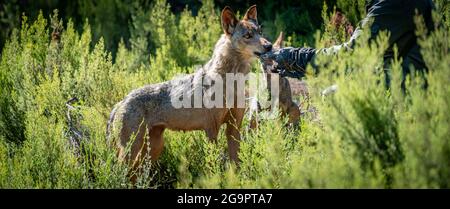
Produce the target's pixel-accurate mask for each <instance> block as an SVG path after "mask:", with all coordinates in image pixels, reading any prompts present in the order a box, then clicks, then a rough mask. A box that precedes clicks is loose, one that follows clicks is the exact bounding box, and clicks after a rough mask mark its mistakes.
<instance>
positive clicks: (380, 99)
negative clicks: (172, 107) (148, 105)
mask: <svg viewBox="0 0 450 209" xmlns="http://www.w3.org/2000/svg"><path fill="white" fill-rule="evenodd" d="M342 4H344V3H342ZM358 5H359V3H358ZM134 14H135V16H134V17H133V18H132V19H133V21H132V23H131V24H132V27H130V28H131V29H130V34H131V38H130V43H132V44H131V46H129V47H126V46H125V44H124V41H122V42H120V43H119V48H118V50H117V55H116V57H115V58H113V57H112V55H111V53H110V52H109V51H107V50H106V49H105V43H104V41H103V39H102V38H100V39H99V41H98V42H95V43H93V41H92V35H91V27H90V25H89V24H87V23H86V24H85V26H84V28H83V32H82V33H81V34H80V33H78V32H76V30H75V29H74V24H73V22H72V21H68V22H64V23H62V22H61V20H59V19H58V16H57V14H56V13H55V14H54V15H52V16H51V17H48V18H46V17H44V16H43V15H42V14H41V15H39V16H38V18H37V19H36V20H34V21H29V20H27V18H26V17H24V18H23V19H24V21H23V22H22V26H21V28H19V29H16V30H14V32H13V34H12V35H11V37H10V38H9V39H8V40H7V43H6V44H5V47H4V48H3V51H2V55H1V62H0V108H1V109H0V188H131V187H133V186H132V185H131V183H130V181H129V179H128V177H127V173H128V169H129V168H128V167H127V166H126V165H124V164H120V163H119V162H118V160H117V158H116V155H115V154H116V153H115V150H114V148H113V147H110V146H109V145H108V142H107V141H106V133H105V130H106V121H107V118H108V116H109V112H110V111H111V109H112V107H113V105H114V104H115V103H116V102H118V101H120V100H121V99H122V98H123V97H124V96H125V95H126V94H127V93H128V92H129V91H130V90H132V89H134V88H137V87H140V86H142V85H145V84H149V83H156V82H160V81H163V80H168V79H171V78H172V77H173V76H175V75H177V74H179V73H190V72H193V71H194V70H195V65H198V64H202V63H204V62H205V61H206V60H207V59H208V58H209V57H210V56H211V53H212V49H213V46H214V43H215V41H216V40H217V39H218V38H219V35H220V33H221V32H222V31H221V28H220V22H219V11H218V10H216V9H214V5H213V3H212V1H205V2H204V4H203V7H202V8H201V9H200V10H199V12H198V14H197V15H196V16H193V15H192V14H191V12H190V10H188V9H186V10H185V11H184V12H183V13H182V14H181V15H179V16H175V15H174V14H172V13H171V11H170V5H168V4H167V3H166V2H165V1H163V0H158V1H156V2H154V3H153V6H152V9H151V10H150V11H143V10H139V9H138V8H137V11H136V12H135V13H134ZM324 16H325V17H327V16H326V15H324ZM435 16H436V20H437V21H442V22H444V24H442V27H439V28H437V29H436V30H435V31H433V32H431V34H430V35H429V36H425V35H424V34H425V31H423V30H418V35H419V37H420V39H419V42H420V44H421V45H422V46H423V55H424V58H425V61H426V64H427V66H428V68H429V69H430V72H429V73H428V74H427V80H428V83H429V86H428V88H427V89H426V90H424V89H423V88H422V83H423V79H422V77H421V76H419V75H415V74H413V76H411V77H410V79H409V80H408V82H407V83H406V89H407V92H406V93H404V92H402V91H401V88H400V82H401V74H400V73H401V60H399V59H397V60H395V61H394V62H393V63H392V65H391V68H390V73H391V75H392V83H391V88H390V89H387V88H386V87H385V85H384V80H385V77H384V76H385V74H384V72H383V68H382V61H383V58H382V54H383V50H384V49H385V48H386V47H387V36H388V35H387V34H383V35H381V36H380V37H379V38H377V39H376V41H374V42H372V43H367V42H364V41H362V42H360V44H359V45H358V46H357V47H356V48H355V50H353V51H349V52H343V53H340V54H338V55H336V56H335V57H332V58H327V57H320V58H318V65H319V69H320V72H321V73H320V74H319V75H318V76H312V75H310V76H308V78H307V82H308V85H309V86H310V90H311V95H312V98H311V104H310V106H313V107H315V108H316V109H317V112H318V115H316V116H313V115H309V114H306V115H305V116H304V117H303V118H302V122H301V132H299V131H292V130H289V129H286V128H285V127H284V126H283V124H284V122H285V121H282V120H267V121H263V122H262V123H261V124H260V127H259V130H258V131H256V132H248V131H245V129H242V130H243V131H242V133H243V139H242V142H241V150H240V153H239V157H240V160H241V164H240V165H239V167H236V166H235V165H234V164H233V163H231V162H230V160H229V159H227V153H226V150H227V149H226V143H225V141H226V139H225V137H224V133H223V130H222V131H221V133H220V134H219V139H218V141H219V143H218V144H212V143H210V142H208V140H207V138H206V136H205V134H204V133H203V132H186V133H182V132H173V131H166V133H165V148H164V151H163V154H162V157H161V158H160V160H159V161H158V162H153V163H152V164H153V165H152V166H149V164H150V162H147V164H144V165H143V168H144V169H143V170H144V172H142V174H141V175H139V177H138V181H137V184H136V185H135V186H134V187H137V188H448V187H449V184H450V164H449V162H450V144H449V139H450V133H449V131H450V128H449V127H450V116H449V114H448V113H449V110H450V99H449V97H448V95H449V93H450V87H449V85H448V84H449V83H450V76H449V73H448V72H449V70H450V54H449V49H450V42H449V40H450V30H449V28H448V27H446V26H445V25H446V24H445V21H446V19H442V15H441V16H439V15H435ZM355 17H359V16H355ZM355 17H352V18H355ZM441 19H442V20H441ZM58 24H63V25H64V27H63V30H62V31H61V37H60V39H58V38H56V39H55V38H53V39H52V38H51V33H52V32H53V28H55V27H56V26H57V25H58ZM52 26H53V27H52ZM419 28H420V27H419ZM330 32H332V31H330ZM328 35H329V34H328V32H326V33H325V34H318V36H317V40H318V43H317V44H316V45H317V46H321V45H323V44H324V43H323V42H324V41H326V40H324V39H325V38H324V37H327V36H328ZM293 39H295V37H291V38H290V40H291V42H290V43H296V42H297V41H298V40H293ZM365 39H367V35H366V36H365ZM91 45H92V46H94V47H91ZM113 60H114V61H113ZM255 66H256V65H255ZM254 70H255V71H259V69H254ZM334 83H337V84H338V86H339V90H338V91H337V93H336V94H334V95H331V96H327V97H321V96H320V91H321V90H322V89H324V88H325V87H327V86H329V85H331V84H334ZM72 97H77V98H78V99H79V102H78V103H76V104H74V106H75V108H76V110H75V111H76V112H75V113H76V114H77V115H78V116H79V117H76V119H77V121H76V126H77V128H78V129H79V130H80V131H81V132H82V133H83V136H84V138H83V141H82V146H80V147H81V149H82V152H80V153H79V152H77V151H76V149H74V148H73V146H72V145H71V143H70V140H69V135H70V133H69V132H70V129H69V127H68V126H69V125H68V121H67V118H66V111H67V108H66V106H65V102H66V101H67V100H69V99H70V98H72ZM247 123H248V121H245V123H244V126H245V125H247Z"/></svg>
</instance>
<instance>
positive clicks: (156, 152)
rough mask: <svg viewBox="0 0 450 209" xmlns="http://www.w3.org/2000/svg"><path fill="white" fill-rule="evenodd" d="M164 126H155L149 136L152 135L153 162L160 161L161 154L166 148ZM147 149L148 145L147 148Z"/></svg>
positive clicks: (151, 154) (151, 155) (150, 130)
mask: <svg viewBox="0 0 450 209" xmlns="http://www.w3.org/2000/svg"><path fill="white" fill-rule="evenodd" d="M164 129H165V127H164V126H153V127H151V128H150V129H149V135H150V157H151V160H152V161H153V162H154V161H156V160H158V158H159V156H160V155H161V152H162V151H163V148H164V138H163V133H164ZM145 148H147V145H146V147H145Z"/></svg>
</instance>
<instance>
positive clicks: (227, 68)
mask: <svg viewBox="0 0 450 209" xmlns="http://www.w3.org/2000/svg"><path fill="white" fill-rule="evenodd" d="M205 70H206V71H207V72H213V73H218V74H221V75H222V76H225V74H226V73H243V74H247V73H249V72H250V57H248V56H245V55H244V54H242V53H241V52H240V51H239V50H238V49H236V48H234V47H233V46H232V44H231V40H230V39H229V38H228V37H226V35H222V36H221V37H220V39H219V41H217V43H216V45H215V47H214V52H213V56H212V58H211V60H209V62H208V63H207V64H206V69H205Z"/></svg>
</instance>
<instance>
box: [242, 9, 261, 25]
mask: <svg viewBox="0 0 450 209" xmlns="http://www.w3.org/2000/svg"><path fill="white" fill-rule="evenodd" d="M257 16H258V12H257V11H256V5H253V6H251V7H250V8H248V10H247V12H246V13H245V15H244V20H253V21H255V22H256V23H258V17H257Z"/></svg>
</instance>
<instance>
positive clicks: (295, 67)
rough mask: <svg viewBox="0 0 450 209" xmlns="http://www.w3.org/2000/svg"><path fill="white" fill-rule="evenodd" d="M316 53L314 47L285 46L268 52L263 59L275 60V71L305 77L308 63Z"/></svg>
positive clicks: (290, 75)
mask: <svg viewBox="0 0 450 209" xmlns="http://www.w3.org/2000/svg"><path fill="white" fill-rule="evenodd" d="M314 54H315V49H312V48H293V47H285V48H282V49H280V50H277V51H274V52H269V53H266V54H264V55H263V56H262V59H267V60H273V61H274V62H275V64H274V67H273V72H275V73H280V75H282V76H283V75H285V76H288V77H296V78H300V77H304V75H305V68H306V65H307V63H308V62H309V61H310V60H311V58H312V56H313V55H314Z"/></svg>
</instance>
